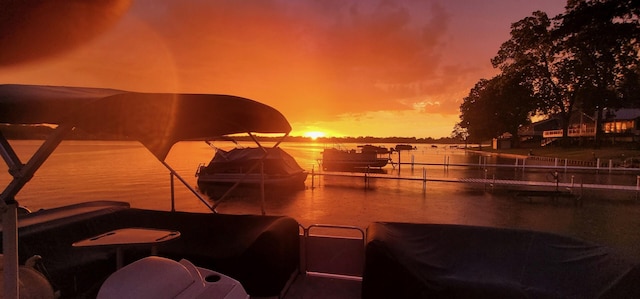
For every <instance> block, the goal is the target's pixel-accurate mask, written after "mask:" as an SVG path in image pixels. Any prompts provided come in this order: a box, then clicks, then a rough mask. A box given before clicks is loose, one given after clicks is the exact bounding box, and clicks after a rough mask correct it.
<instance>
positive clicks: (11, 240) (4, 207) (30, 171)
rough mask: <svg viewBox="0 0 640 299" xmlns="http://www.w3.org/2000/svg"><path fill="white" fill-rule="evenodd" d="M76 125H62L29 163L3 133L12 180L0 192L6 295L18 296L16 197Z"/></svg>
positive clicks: (1, 142) (0, 138)
mask: <svg viewBox="0 0 640 299" xmlns="http://www.w3.org/2000/svg"><path fill="white" fill-rule="evenodd" d="M72 129H73V126H68V125H60V126H58V127H57V128H56V129H55V130H54V131H53V133H52V134H51V135H50V136H49V137H48V138H47V139H46V140H45V142H44V143H43V144H42V145H41V146H40V148H38V150H37V151H36V152H35V153H34V154H33V156H31V158H30V159H29V161H28V162H27V164H24V165H23V164H22V163H21V162H20V159H18V156H17V155H16V154H15V152H14V151H13V148H12V147H11V145H10V144H9V142H8V141H7V139H6V138H5V137H4V135H2V134H0V147H2V151H1V152H2V157H3V158H4V160H5V162H6V163H7V166H9V172H10V173H11V175H12V176H13V180H11V182H9V184H8V185H7V186H6V187H5V189H4V191H2V194H0V210H1V212H2V228H3V229H2V248H3V249H4V256H3V258H4V277H3V286H4V293H5V294H3V295H4V298H18V296H19V292H18V279H19V278H18V212H17V209H18V203H17V202H16V201H15V196H16V194H18V192H19V191H20V189H22V187H24V185H25V184H26V183H27V182H29V180H31V178H32V177H33V175H34V174H35V172H36V171H37V170H38V168H40V166H42V164H43V163H44V161H46V160H47V158H48V157H49V156H50V155H51V153H52V152H53V151H54V150H55V149H56V148H57V147H58V145H59V144H60V142H62V139H63V137H64V136H65V135H66V134H67V133H69V132H71V130H72Z"/></svg>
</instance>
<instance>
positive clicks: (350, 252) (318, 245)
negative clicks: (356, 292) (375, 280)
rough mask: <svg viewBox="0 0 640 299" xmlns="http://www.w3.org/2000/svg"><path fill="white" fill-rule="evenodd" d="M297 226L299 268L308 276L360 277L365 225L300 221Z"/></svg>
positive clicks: (362, 268)
mask: <svg viewBox="0 0 640 299" xmlns="http://www.w3.org/2000/svg"><path fill="white" fill-rule="evenodd" d="M300 228H301V230H302V238H301V254H300V272H302V273H303V274H306V275H310V276H320V277H329V278H337V279H346V280H356V281H362V274H363V272H364V248H365V242H366V239H365V235H366V232H365V230H364V229H362V228H360V227H357V226H343V225H328V224H312V225H310V226H309V227H304V226H302V225H300ZM338 231H341V233H338Z"/></svg>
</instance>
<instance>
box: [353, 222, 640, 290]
mask: <svg viewBox="0 0 640 299" xmlns="http://www.w3.org/2000/svg"><path fill="white" fill-rule="evenodd" d="M638 281H640V266H639V265H638V263H637V262H635V261H631V260H629V259H628V258H626V257H623V256H621V255H619V254H617V253H616V252H614V251H613V250H612V249H610V248H607V247H604V246H601V245H597V244H593V243H589V242H585V241H582V240H579V239H575V238H570V237H565V236H559V235H555V234H550V233H542V232H534V231H525V230H516V229H501V228H489V227H477V226H462V225H441V224H410V223H373V224H371V225H370V226H369V227H368V232H367V246H366V265H365V271H364V276H363V290H362V297H363V298H392V297H397V298H425V297H429V298H640V285H638V284H637V282H638Z"/></svg>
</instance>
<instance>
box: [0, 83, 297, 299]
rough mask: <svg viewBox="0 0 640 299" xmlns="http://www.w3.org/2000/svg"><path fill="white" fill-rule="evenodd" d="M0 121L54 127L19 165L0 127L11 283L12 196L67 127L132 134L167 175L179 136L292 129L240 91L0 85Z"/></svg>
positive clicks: (121, 137) (201, 137) (13, 257)
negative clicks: (8, 178) (6, 177)
mask: <svg viewBox="0 0 640 299" xmlns="http://www.w3.org/2000/svg"><path fill="white" fill-rule="evenodd" d="M0 124H2V125H41V124H42V125H49V126H51V127H54V128H55V129H54V130H53V133H52V134H51V135H50V136H48V138H47V139H46V140H45V142H44V143H43V144H42V145H41V147H40V148H39V149H38V150H37V151H36V152H35V153H34V155H33V156H32V157H31V158H30V159H29V161H28V162H27V163H24V164H23V163H22V162H21V161H20V159H19V158H18V156H17V155H16V153H15V152H14V150H13V148H12V147H11V145H10V144H9V142H8V141H7V139H6V137H5V136H4V135H3V134H2V127H1V126H0V154H1V155H2V158H3V159H4V161H5V162H6V163H7V166H8V168H9V173H10V174H11V175H12V177H13V180H12V181H11V182H10V183H9V184H8V185H7V186H6V187H5V189H4V190H3V192H2V194H1V195H0V199H1V200H0V210H1V211H2V225H3V228H2V229H3V251H4V269H5V270H4V274H5V278H7V277H8V276H11V275H13V276H12V277H10V278H9V279H10V280H14V281H15V282H14V283H16V284H17V260H18V255H17V244H15V243H16V240H17V212H16V211H17V203H16V202H15V195H16V194H17V193H18V192H19V191H20V189H21V188H22V187H23V186H24V185H25V184H26V183H27V182H28V181H29V179H30V178H31V177H33V174H34V173H35V172H36V170H37V169H38V168H39V167H40V166H41V165H42V163H44V161H45V160H46V159H47V158H48V157H49V155H50V154H51V153H52V152H53V150H54V149H55V148H56V147H57V146H58V145H59V144H60V142H61V141H62V140H63V139H64V138H65V137H66V136H68V134H69V133H70V132H71V131H72V130H74V129H78V130H81V131H82V132H84V133H86V134H92V135H93V136H109V138H110V139H117V140H137V141H139V142H141V143H142V144H143V145H144V146H145V147H146V148H147V149H148V150H149V151H151V153H153V155H154V156H155V157H156V158H157V159H158V160H160V161H161V162H162V163H163V164H164V165H165V166H166V167H167V168H169V169H170V170H171V173H172V175H173V174H175V172H174V171H173V170H172V169H171V168H170V167H169V166H168V165H167V164H166V163H165V162H164V159H165V158H166V156H167V154H168V152H169V150H170V149H171V147H172V146H173V145H174V144H175V143H176V142H178V141H185V140H210V139H213V138H215V137H219V136H224V135H230V134H238V133H247V134H249V135H250V136H252V137H253V135H252V133H258V134H283V135H284V136H287V135H288V134H289V132H290V131H291V125H290V124H289V122H288V121H287V120H286V118H285V117H284V116H283V115H282V114H281V113H280V112H279V111H277V110H276V109H274V108H272V107H270V106H268V105H265V104H261V103H259V102H256V101H253V100H250V99H246V98H242V97H237V96H231V95H219V94H176V93H140V92H129V91H123V90H115V89H101V88H82V87H61V86H40V85H18V84H6V85H0ZM178 178H179V177H178ZM180 179H181V178H180ZM181 180H182V179H181ZM182 181H183V183H185V182H184V180H182ZM192 191H193V190H192ZM201 200H202V198H201ZM12 234H13V235H12ZM12 269H13V270H15V272H13V271H12ZM6 282H7V280H6V279H5V292H6V291H7V286H8V287H9V288H13V287H15V286H14V285H11V284H9V285H7V284H6ZM5 298H6V297H5Z"/></svg>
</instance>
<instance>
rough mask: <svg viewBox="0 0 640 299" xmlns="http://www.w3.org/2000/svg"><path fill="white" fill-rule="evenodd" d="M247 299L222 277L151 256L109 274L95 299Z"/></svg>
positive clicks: (188, 264) (240, 289)
mask: <svg viewBox="0 0 640 299" xmlns="http://www.w3.org/2000/svg"><path fill="white" fill-rule="evenodd" d="M122 298H138V299H146V298H148V299H160V298H167V299H169V298H175V299H191V298H228V299H247V298H249V295H247V293H246V292H245V290H244V288H243V287H242V285H241V284H240V283H239V282H238V281H236V280H234V279H232V278H230V277H228V276H225V275H223V274H220V273H218V272H215V271H211V270H208V269H204V268H199V267H196V266H194V265H193V264H192V263H191V262H189V261H187V260H185V259H183V260H181V261H180V262H176V261H174V260H171V259H167V258H162V257H157V256H151V257H146V258H143V259H140V260H138V261H135V262H133V263H131V264H129V265H127V266H126V267H124V268H122V269H120V270H118V271H116V272H115V273H113V274H112V275H111V276H109V278H107V280H106V281H105V282H104V284H103V285H102V287H101V288H100V291H99V292H98V296H97V299H122Z"/></svg>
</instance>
